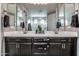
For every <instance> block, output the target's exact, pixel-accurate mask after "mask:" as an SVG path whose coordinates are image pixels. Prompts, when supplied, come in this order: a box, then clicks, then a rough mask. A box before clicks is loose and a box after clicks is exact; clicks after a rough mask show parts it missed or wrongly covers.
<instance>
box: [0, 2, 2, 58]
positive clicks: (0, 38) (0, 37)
mask: <svg viewBox="0 0 79 59" xmlns="http://www.w3.org/2000/svg"><path fill="white" fill-rule="evenodd" d="M1 40H2V36H1V3H0V56H1Z"/></svg>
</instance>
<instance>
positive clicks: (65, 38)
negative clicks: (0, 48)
mask: <svg viewBox="0 0 79 59" xmlns="http://www.w3.org/2000/svg"><path fill="white" fill-rule="evenodd" d="M4 38H5V55H6V56H76V55H77V32H72V31H59V32H58V34H56V33H55V32H54V31H45V33H41V34H39V33H37V34H36V33H35V31H27V32H26V34H25V33H24V32H23V31H11V32H10V31H9V32H4Z"/></svg>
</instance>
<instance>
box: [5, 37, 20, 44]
mask: <svg viewBox="0 0 79 59" xmlns="http://www.w3.org/2000/svg"><path fill="white" fill-rule="evenodd" d="M5 41H6V42H10V43H16V42H20V39H19V38H12V37H11V38H5Z"/></svg>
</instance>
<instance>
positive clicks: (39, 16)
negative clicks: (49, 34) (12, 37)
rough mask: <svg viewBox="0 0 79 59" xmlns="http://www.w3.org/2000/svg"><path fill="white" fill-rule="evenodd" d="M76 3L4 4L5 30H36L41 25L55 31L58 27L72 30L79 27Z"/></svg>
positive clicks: (46, 29)
mask: <svg viewBox="0 0 79 59" xmlns="http://www.w3.org/2000/svg"><path fill="white" fill-rule="evenodd" d="M75 5H76V4H73V3H71V4H64V3H59V4H57V3H55V4H54V3H48V4H33V3H32V4H31V3H24V4H21V3H19V4H9V3H8V4H2V11H3V14H4V17H3V19H4V20H3V22H4V31H20V30H21V31H22V30H28V31H36V30H37V29H38V27H39V26H40V27H41V29H42V31H55V30H56V29H57V28H59V29H60V30H61V31H64V30H70V31H71V30H72V29H73V28H74V29H75V28H77V27H79V26H78V25H79V20H77V19H78V9H75V7H76V6H75ZM74 19H76V21H74ZM74 22H75V23H76V24H74ZM77 22H78V23H77ZM59 24H60V26H59Z"/></svg>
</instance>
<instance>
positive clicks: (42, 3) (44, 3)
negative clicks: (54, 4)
mask: <svg viewBox="0 0 79 59" xmlns="http://www.w3.org/2000/svg"><path fill="white" fill-rule="evenodd" d="M33 4H34V5H47V4H48V3H33Z"/></svg>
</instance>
